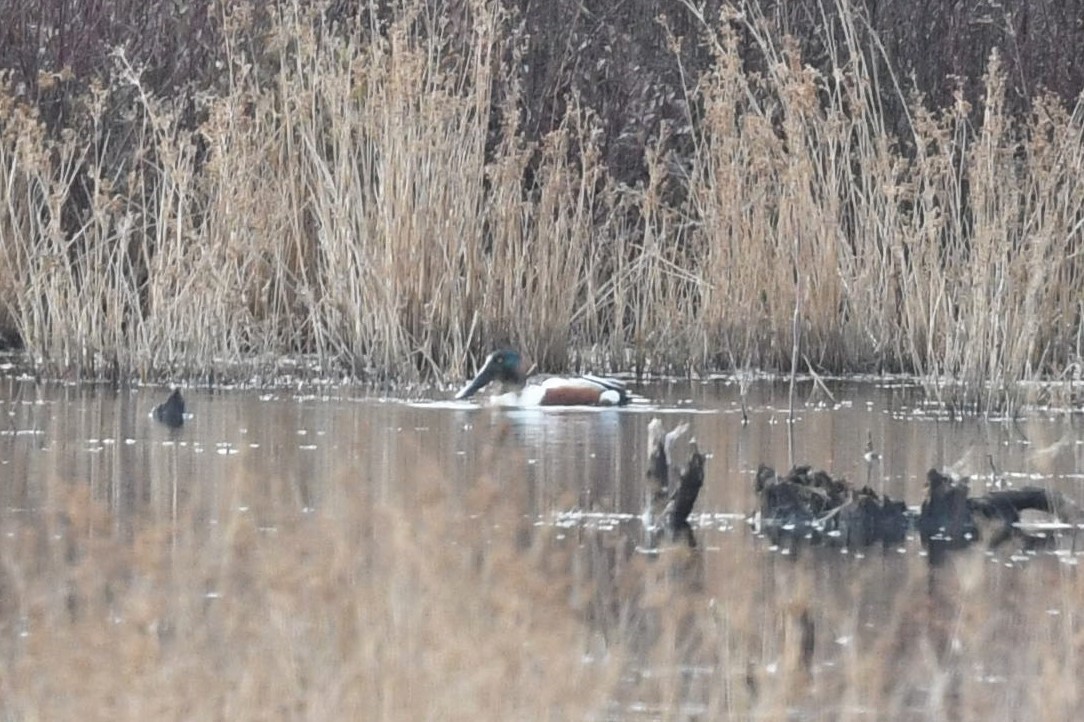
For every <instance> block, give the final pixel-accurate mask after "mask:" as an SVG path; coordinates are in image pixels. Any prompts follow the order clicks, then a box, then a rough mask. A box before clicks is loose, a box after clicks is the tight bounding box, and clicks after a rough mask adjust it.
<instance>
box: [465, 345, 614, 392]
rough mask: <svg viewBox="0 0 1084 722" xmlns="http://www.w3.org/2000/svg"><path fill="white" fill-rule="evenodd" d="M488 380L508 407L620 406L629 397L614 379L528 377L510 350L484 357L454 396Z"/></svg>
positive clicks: (521, 361)
mask: <svg viewBox="0 0 1084 722" xmlns="http://www.w3.org/2000/svg"><path fill="white" fill-rule="evenodd" d="M492 381H498V382H500V383H501V385H502V387H503V388H504V393H502V395H501V396H499V397H498V398H497V401H498V403H501V404H503V405H508V406H623V405H625V404H627V403H629V401H631V400H632V396H631V395H630V394H629V391H628V389H627V388H626V387H625V384H623V383H622V382H620V381H618V380H617V379H610V378H602V377H599V376H591V375H587V374H584V375H582V376H531V377H529V378H528V376H527V369H526V368H525V364H524V362H523V357H522V356H520V354H519V352H517V351H513V350H511V349H502V350H500V351H494V352H493V353H491V354H490V355H489V356H488V357H486V360H485V363H484V364H482V368H481V370H479V371H478V374H477V375H476V376H475V377H474V378H473V379H471V381H470V383H468V384H467V385H466V386H464V387H463V388H462V389H460V391H459V393H457V394H456V395H455V398H456V400H460V399H466V398H470V397H471V396H473V395H474V394H476V393H477V392H478V391H479V390H480V389H482V388H484V387H485V386H486V385H487V384H489V383H490V382H492Z"/></svg>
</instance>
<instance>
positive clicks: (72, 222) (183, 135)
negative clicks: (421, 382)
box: [0, 1, 1084, 409]
mask: <svg viewBox="0 0 1084 722" xmlns="http://www.w3.org/2000/svg"><path fill="white" fill-rule="evenodd" d="M392 5H394V9H392V10H389V11H388V15H387V16H386V17H382V18H381V19H380V20H377V19H376V18H370V17H367V16H365V14H364V13H363V14H362V15H363V17H361V18H358V19H357V20H356V21H350V22H348V21H345V20H344V21H342V22H343V24H342V25H340V26H338V27H336V28H332V27H328V26H327V25H325V24H324V23H325V20H324V19H322V18H323V16H321V15H319V13H316V12H314V11H309V10H306V9H304V8H301V9H298V6H294V7H293V9H290V8H287V9H284V10H282V12H281V13H275V14H271V15H268V16H260V19H258V20H257V19H253V17H251V16H250V15H249V14H248V13H247V12H245V11H243V9H237V10H236V11H234V12H232V14H227V15H226V16H224V17H223V18H222V22H223V27H222V31H223V33H224V36H225V42H224V46H225V47H226V48H228V51H227V57H226V61H225V64H224V67H223V69H222V71H221V76H222V81H221V82H220V83H218V84H215V85H214V86H213V87H212V88H211V89H209V90H208V91H207V92H206V93H204V94H201V95H199V97H198V98H197V99H196V101H195V102H196V106H197V107H196V111H195V112H197V113H198V116H199V117H200V118H202V122H201V123H200V124H199V126H198V127H197V128H195V129H194V130H193V129H192V122H191V117H192V112H193V110H192V108H191V107H189V106H185V105H184V103H186V102H188V101H189V100H190V99H189V98H187V97H184V98H173V97H160V96H159V95H156V94H155V92H154V91H153V89H152V88H151V87H149V86H148V84H147V82H146V81H145V78H144V76H143V75H141V70H140V69H139V68H133V67H130V66H129V65H128V64H127V62H126V61H125V59H124V57H123V56H122V55H118V56H117V58H116V62H115V68H116V70H115V73H114V75H113V77H112V78H110V80H109V82H108V83H106V84H105V85H104V86H102V87H98V88H95V89H94V91H93V92H91V93H89V94H88V95H86V96H85V97H80V98H73V99H69V101H68V103H67V104H68V106H70V110H69V112H68V114H67V115H66V116H65V117H66V118H67V121H66V122H68V124H69V127H67V128H65V129H64V130H62V131H57V132H53V131H51V130H50V131H47V130H46V126H45V124H44V122H43V121H42V120H40V119H39V118H38V117H37V116H36V115H35V114H33V113H31V112H29V111H28V110H27V108H26V107H25V106H24V105H22V104H21V102H19V101H18V99H17V98H16V97H13V96H11V95H3V97H0V118H2V127H3V128H4V131H3V134H2V136H0V177H2V178H3V179H4V182H3V183H0V233H2V236H3V243H2V244H0V299H2V300H3V302H4V306H5V309H4V312H5V313H6V314H8V315H9V316H10V321H9V323H11V324H13V325H14V327H15V328H16V330H17V331H18V333H19V335H20V336H21V337H22V339H23V341H24V342H25V343H26V345H27V347H28V348H29V349H30V351H31V352H32V354H33V357H34V359H35V360H36V361H37V362H39V363H41V364H42V365H45V366H48V367H52V368H54V369H60V370H65V371H76V372H82V373H84V374H87V375H95V376H102V375H108V374H112V373H116V374H120V375H127V374H132V373H135V374H140V375H145V376H146V375H155V374H161V373H164V372H172V373H175V374H184V373H188V374H197V373H208V372H210V371H212V370H214V369H215V368H216V367H221V366H222V364H223V363H229V362H241V361H244V362H246V363H247V364H248V365H252V364H258V363H261V359H264V358H267V355H268V354H283V353H299V352H300V353H315V354H318V355H319V357H320V358H321V359H322V360H323V361H324V363H325V364H327V365H334V366H337V367H340V368H346V369H348V370H350V371H352V372H354V373H357V374H364V375H369V376H394V377H398V378H403V379H417V378H434V377H439V376H441V375H442V374H445V373H452V374H456V375H458V376H461V375H462V374H463V373H464V372H465V370H466V368H467V366H468V365H469V362H470V357H471V355H472V354H476V353H477V352H478V351H479V350H481V349H485V348H489V347H490V346H491V345H492V344H494V343H498V342H511V343H514V344H517V345H520V346H521V347H523V349H524V350H525V351H527V352H528V353H529V354H530V355H531V356H532V357H533V358H535V359H537V360H538V361H539V362H540V363H541V364H542V365H543V366H545V367H546V368H556V367H560V366H563V365H568V364H569V363H570V361H571V360H572V359H573V358H574V357H575V356H576V355H578V354H582V353H592V354H594V355H596V356H598V357H600V359H601V360H603V361H604V362H608V363H610V364H612V365H617V366H622V367H626V366H633V365H635V366H636V367H637V368H654V369H667V368H668V369H686V368H688V367H690V366H697V367H718V366H722V365H725V364H727V363H730V364H734V363H737V362H736V361H735V360H736V359H740V363H741V364H742V365H743V366H759V367H763V368H770V369H786V368H789V367H791V366H793V365H794V364H793V363H790V364H788V362H790V361H791V360H792V351H793V348H792V347H793V342H794V339H795V338H798V337H799V336H800V338H801V340H802V354H803V355H804V356H805V357H806V358H807V359H808V361H809V364H810V365H811V366H815V367H817V368H822V369H831V370H843V369H850V370H867V369H875V370H876V369H900V370H912V371H916V372H918V373H920V374H922V375H923V376H924V377H925V378H928V379H929V386H930V390H931V392H932V393H935V394H938V395H939V396H940V397H941V398H943V400H945V401H946V402H947V403H950V404H953V405H954V406H959V405H961V404H966V405H967V406H968V408H977V409H987V408H992V407H994V406H997V405H999V404H1001V403H1002V402H1003V401H1004V400H1005V399H1006V398H1008V400H1009V401H1010V402H1012V401H1018V400H1020V399H1021V398H1023V392H1021V391H1020V390H1019V389H1018V388H1016V387H1014V383H1015V382H1016V381H1019V380H1022V379H1033V378H1038V377H1040V376H1041V375H1044V374H1047V375H1051V376H1064V377H1069V376H1071V372H1070V370H1071V369H1076V368H1078V367H1079V364H1080V348H1079V338H1080V328H1081V306H1080V297H1081V293H1080V287H1081V277H1082V273H1081V265H1080V264H1081V262H1082V261H1081V259H1082V256H1081V254H1080V253H1079V246H1080V239H1081V232H1082V228H1081V224H1082V221H1081V213H1082V212H1084V211H1082V209H1084V186H1082V185H1081V174H1080V173H1079V167H1080V165H1081V159H1082V154H1084V150H1082V148H1084V142H1082V140H1084V139H1082V128H1084V123H1082V116H1081V113H1079V112H1074V113H1069V112H1067V111H1066V110H1065V109H1064V108H1063V107H1062V106H1061V104H1060V103H1058V102H1057V101H1055V100H1053V99H1051V98H1047V97H1040V98H1039V99H1038V100H1037V101H1036V103H1035V109H1034V112H1033V113H1032V115H1030V116H1028V118H1027V120H1026V121H1022V122H1020V123H1016V122H1011V121H1010V118H1009V115H1008V114H1007V111H1006V110H1005V108H1004V100H1005V98H1004V95H1005V90H1004V82H1003V81H1004V74H1003V72H1002V71H1001V67H1000V64H999V61H998V59H997V57H996V56H995V57H992V58H991V61H990V65H989V73H988V75H987V77H986V86H985V89H986V92H985V97H984V100H983V103H984V106H983V113H982V115H981V122H980V123H979V124H978V125H977V126H972V125H971V124H970V121H969V118H971V117H972V116H971V115H970V110H971V108H970V107H969V106H968V104H967V103H966V102H965V101H964V100H963V99H960V100H959V101H958V102H957V103H956V105H955V106H953V107H951V108H944V109H929V108H926V107H924V106H923V105H922V103H921V100H920V99H917V98H913V99H910V101H907V102H909V107H910V112H909V115H908V120H909V123H908V124H907V125H906V126H905V128H904V131H903V132H904V134H905V135H904V137H900V138H894V137H892V136H890V135H889V131H888V129H887V126H888V123H887V122H886V119H885V118H884V116H883V114H882V106H881V104H880V102H879V97H880V93H881V92H882V90H883V88H884V87H890V86H891V85H892V83H893V82H894V80H895V79H894V78H893V77H892V76H891V75H890V74H888V73H886V72H883V71H878V70H877V69H876V68H878V67H881V66H882V65H883V63H882V61H881V60H880V59H878V60H877V62H876V63H875V62H873V60H872V59H871V58H870V55H869V52H868V51H867V49H866V48H864V47H862V46H860V45H859V41H858V40H857V39H856V38H858V37H859V35H860V34H859V33H857V32H855V31H854V28H853V27H852V26H853V24H854V23H855V22H856V21H857V19H856V17H855V16H854V15H853V14H851V13H850V11H849V5H848V4H846V3H840V4H839V8H838V9H839V11H840V13H839V16H838V19H837V20H836V21H835V22H837V23H839V24H840V27H839V28H837V30H838V31H839V34H838V36H837V37H842V38H846V39H848V40H849V43H850V44H848V43H847V42H844V43H843V44H841V45H840V44H829V45H828V46H827V50H826V52H828V53H829V55H830V56H831V58H830V62H829V65H830V67H831V72H823V73H822V72H818V71H816V70H813V69H811V68H810V67H809V66H807V65H805V64H803V61H802V58H801V57H800V56H799V51H798V50H797V48H796V45H795V44H794V43H793V42H791V41H790V40H788V39H787V38H783V37H779V36H778V34H777V33H776V32H775V31H774V30H772V29H771V27H770V23H768V22H766V21H765V20H764V19H763V18H760V17H758V16H757V15H756V13H755V12H753V11H752V10H750V12H749V13H747V14H746V15H744V16H743V17H742V19H741V20H735V21H734V22H735V25H728V26H726V27H725V28H724V29H723V30H721V31H718V32H717V31H716V29H715V28H714V27H707V26H705V27H704V28H703V30H704V36H705V42H708V43H711V44H712V46H713V47H714V48H715V49H716V58H715V63H714V66H713V68H712V70H711V71H710V72H709V73H707V74H706V75H705V76H704V77H702V78H700V79H699V83H698V84H697V85H696V86H695V89H693V90H690V91H689V92H690V93H694V94H695V95H694V96H693V97H690V98H689V99H688V100H689V101H690V102H689V104H688V107H690V108H697V109H698V112H697V113H696V115H695V117H690V118H689V121H690V127H689V128H688V129H687V131H688V133H690V134H691V138H692V144H691V147H692V148H693V149H694V150H693V151H691V154H690V155H689V157H687V158H682V159H680V160H679V159H677V158H675V157H673V156H672V154H671V152H670V150H669V149H670V148H671V147H672V145H671V144H670V141H671V140H672V138H670V137H666V136H664V137H661V138H657V139H647V140H646V141H645V147H646V153H645V157H644V162H645V164H646V169H647V174H646V176H645V177H646V178H647V182H646V183H645V184H644V185H643V186H642V187H638V188H629V187H625V186H621V185H619V184H618V183H616V182H615V181H614V179H613V177H612V175H611V174H610V172H609V171H608V169H607V168H606V166H605V165H604V163H603V159H602V158H601V154H600V147H599V142H598V141H599V137H600V136H599V133H600V132H601V130H600V124H599V122H598V120H597V119H596V118H594V117H593V116H592V114H591V113H590V112H588V111H586V110H584V109H583V108H582V107H580V106H579V105H578V104H577V103H576V102H573V101H570V102H568V103H567V108H568V109H567V111H566V113H565V115H564V117H563V121H562V122H561V123H560V124H558V126H557V129H556V130H555V131H554V132H552V133H551V134H549V135H548V136H547V137H545V138H544V139H543V140H542V141H541V142H540V143H538V144H537V146H536V145H533V144H529V143H527V142H526V141H525V140H524V137H525V135H524V133H523V131H522V129H521V127H520V122H521V114H520V112H519V111H520V106H521V101H520V98H521V88H520V86H519V81H518V79H517V78H518V75H517V72H518V71H517V63H518V62H519V53H520V52H521V50H522V43H523V42H524V39H523V38H522V37H521V36H520V35H519V34H518V32H519V31H518V30H516V29H515V27H516V25H515V23H513V22H510V21H509V19H508V17H507V16H506V15H505V14H504V13H503V12H502V11H501V10H500V9H499V8H498V5H497V3H492V2H489V3H487V2H477V3H470V4H467V5H465V6H462V7H460V6H456V7H457V10H456V12H455V13H453V15H454V18H455V21H454V22H449V23H447V24H439V23H438V24H431V23H426V22H421V21H420V20H419V17H423V16H426V15H425V11H424V9H423V7H422V6H423V3H416V2H409V1H408V2H403V3H393V4H392ZM385 21H386V22H385ZM351 22H353V23H354V24H351ZM739 26H740V28H741V31H742V34H741V36H740V37H739V34H737V33H735V32H732V30H731V28H733V27H739ZM254 38H258V39H255V40H254ZM739 53H745V54H747V55H748V54H753V55H755V56H756V57H757V58H759V59H760V60H761V61H762V62H761V64H762V65H763V72H758V73H752V72H750V71H748V70H747V67H748V66H747V65H746V64H744V63H743V61H742V57H741V56H740V55H739ZM51 82H62V81H61V80H56V81H51ZM3 92H5V93H6V92H7V91H6V90H5V91H3ZM901 92H902V91H901ZM900 102H901V104H906V102H905V101H903V100H901V101H900ZM118 109H123V111H124V112H123V113H121V112H119V111H118ZM793 358H796V356H795V357H793ZM946 377H955V378H957V379H960V380H962V381H963V382H965V383H964V384H963V385H960V386H957V385H946V384H944V383H943V382H944V379H945V378H946Z"/></svg>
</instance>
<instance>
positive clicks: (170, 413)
mask: <svg viewBox="0 0 1084 722" xmlns="http://www.w3.org/2000/svg"><path fill="white" fill-rule="evenodd" d="M151 416H153V417H154V420H155V421H158V422H160V423H163V424H165V425H166V426H168V427H169V428H171V429H179V428H180V427H181V426H183V425H184V397H183V396H181V390H180V389H173V393H171V394H170V395H169V398H168V399H166V400H165V401H163V402H162V403H160V404H158V405H157V406H155V407H154V411H153V412H152V413H151Z"/></svg>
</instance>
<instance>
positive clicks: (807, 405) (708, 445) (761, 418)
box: [0, 379, 1084, 545]
mask: <svg viewBox="0 0 1084 722" xmlns="http://www.w3.org/2000/svg"><path fill="white" fill-rule="evenodd" d="M810 388H811V387H810V385H808V384H806V385H804V386H801V387H800V388H799V392H798V395H797V398H798V403H797V422H796V423H795V424H794V425H793V427H792V428H791V426H790V425H789V424H788V423H787V422H786V419H787V408H788V396H787V389H786V387H785V385H772V384H769V383H767V382H765V383H760V384H756V385H754V386H753V387H752V388H751V390H750V392H749V398H748V402H747V404H748V415H749V424H748V425H747V426H743V425H742V423H741V405H740V402H739V400H738V394H737V388H736V386H735V385H733V384H730V383H727V382H725V381H717V382H707V383H698V384H689V383H657V384H650V385H646V386H644V387H643V388H642V389H641V391H642V393H643V394H644V395H645V396H646V397H647V398H649V399H650V400H651V402H650V403H648V404H645V405H643V406H638V407H632V408H628V409H618V410H615V409H576V410H567V409H566V410H554V409H549V410H533V409H532V410H510V409H494V408H488V407H485V406H479V405H467V404H456V403H450V402H446V401H444V400H441V399H420V400H414V401H403V400H398V399H387V398H378V397H373V396H367V395H365V394H363V393H361V392H356V391H352V390H342V389H334V390H329V391H321V392H316V393H307V392H306V393H291V392H284V391H274V392H261V391H253V390H236V391H233V390H224V391H215V392H208V391H203V390H197V389H191V390H186V391H185V397H186V399H187V402H188V409H189V412H190V413H191V418H190V419H189V420H188V422H187V423H186V425H185V426H184V427H183V428H182V429H181V430H179V431H173V430H170V429H167V428H165V427H162V426H160V425H157V424H155V423H154V422H153V421H152V420H151V419H149V418H148V414H149V412H150V409H151V408H153V406H154V405H155V404H156V403H158V402H159V401H161V400H162V399H163V398H164V396H165V393H164V392H161V391H159V390H149V389H144V390H137V391H130V392H129V391H121V392H114V391H112V390H108V389H104V388H95V387H86V386H79V387H64V386H39V387H35V385H34V384H32V383H27V382H19V381H15V380H10V379H9V380H6V381H4V382H2V385H0V408H2V409H3V410H4V420H3V421H2V422H0V423H2V424H3V427H2V428H0V475H2V479H3V483H2V484H0V495H2V496H0V501H2V507H0V513H2V514H5V515H6V514H12V513H20V514H21V513H33V511H34V510H35V509H36V508H37V507H38V506H39V504H40V503H41V500H42V499H43V498H46V495H45V492H46V491H47V490H46V489H44V488H43V486H42V485H43V484H44V483H45V480H48V479H61V480H68V481H82V482H84V483H86V484H89V485H90V486H91V488H92V489H93V490H94V493H95V495H96V496H98V497H99V498H102V499H112V500H114V502H115V503H116V504H117V505H118V509H119V510H120V511H123V512H125V513H131V514H134V515H138V514H158V513H161V511H162V510H163V509H164V508H168V507H170V505H172V504H173V503H174V501H175V500H174V496H175V494H176V493H179V491H188V492H190V491H191V490H192V489H193V487H194V486H198V487H205V488H206V489H221V488H223V487H226V486H228V485H229V484H230V483H231V480H232V479H234V478H235V477H236V476H237V475H238V474H245V475H249V476H252V477H255V478H257V479H259V480H262V481H263V482H265V484H266V490H267V494H268V495H269V502H270V503H272V504H274V505H276V508H275V512H276V513H277V514H283V515H289V514H291V513H303V512H304V510H305V509H306V508H307V507H311V506H312V505H314V504H318V503H319V502H320V495H321V488H322V485H323V482H324V481H325V480H326V479H328V478H331V477H333V476H334V475H336V474H350V473H352V472H355V471H357V470H358V469H364V470H365V472H366V475H367V476H370V477H372V478H375V479H379V480H380V483H379V485H378V488H375V489H364V490H359V491H363V492H364V493H372V494H376V495H380V494H387V493H395V492H396V491H401V490H403V489H404V488H409V486H410V483H411V478H412V476H414V475H416V474H417V473H418V472H419V470H420V469H423V468H425V467H426V466H427V465H431V466H433V467H435V468H437V469H439V470H440V472H441V473H443V474H445V475H446V476H447V477H448V478H449V479H450V480H453V481H455V482H457V483H459V484H462V485H468V484H470V483H471V482H472V481H473V480H475V479H477V477H478V476H479V475H481V474H484V473H486V472H489V471H491V470H492V467H490V466H487V465H486V464H485V460H486V458H488V457H487V456H486V454H485V453H484V452H485V450H486V449H487V448H488V447H489V446H490V445H491V443H492V441H493V438H494V435H495V434H496V433H498V432H500V433H503V434H505V435H506V437H505V438H508V437H510V439H511V440H512V442H513V443H511V444H510V445H509V446H510V448H512V449H515V450H517V451H518V452H520V453H521V455H522V460H521V461H522V463H521V464H520V466H519V468H518V470H517V474H516V477H515V478H509V479H502V480H501V481H502V483H508V484H525V485H527V487H529V488H530V490H531V491H532V494H531V497H530V498H531V506H530V508H528V509H525V510H524V512H525V513H527V514H532V515H539V516H540V517H542V518H546V517H547V515H552V514H553V513H554V512H557V511H569V509H565V508H563V507H554V506H552V504H551V503H550V501H552V500H556V499H558V498H560V499H562V500H563V501H565V502H567V499H568V496H567V495H568V493H572V494H573V495H574V498H575V499H576V507H579V508H582V509H591V510H593V511H596V512H600V513H601V512H604V513H633V514H638V513H639V505H640V501H641V494H642V488H643V487H642V480H643V478H644V473H645V468H646V466H645V461H646V428H647V422H648V421H649V420H650V419H651V418H652V417H653V416H659V417H660V418H661V419H662V420H663V421H664V424H665V425H666V427H667V428H670V427H672V426H674V425H676V424H678V423H679V422H681V421H689V422H691V423H692V432H691V435H694V436H695V437H696V438H697V440H698V442H699V444H700V446H701V448H702V449H703V450H704V451H706V452H707V454H708V455H709V459H710V460H709V465H708V475H707V481H706V483H705V487H704V490H703V492H702V495H701V497H700V501H699V503H698V505H697V509H698V510H699V511H700V512H704V513H719V514H735V513H744V512H748V511H749V510H750V509H751V508H752V507H753V505H754V495H753V493H752V488H751V485H752V474H753V472H754V471H755V470H756V467H757V465H758V464H759V463H761V462H763V463H767V464H769V465H771V466H774V467H776V468H777V469H779V470H780V471H784V470H785V469H786V468H789V466H790V464H791V462H792V460H793V462H794V463H802V464H811V465H813V466H815V467H819V468H824V469H826V470H828V471H830V472H831V473H832V474H833V475H842V476H844V477H846V478H847V479H849V480H851V481H853V482H857V483H860V484H861V483H867V482H868V483H870V484H871V485H873V486H875V487H877V488H880V489H883V490H884V491H885V492H887V493H888V494H890V495H892V496H894V497H897V498H898V497H901V496H902V497H904V498H906V499H907V500H908V502H909V503H910V504H912V505H915V504H917V503H918V502H919V501H920V499H921V496H922V492H923V483H924V479H925V472H926V470H927V469H929V468H930V467H931V466H937V467H939V468H946V467H951V468H952V469H953V470H954V471H956V472H957V473H960V474H965V475H971V476H972V477H973V479H974V481H973V484H972V487H973V489H976V490H981V489H982V488H983V487H984V486H985V485H987V484H989V483H991V482H993V481H994V479H995V478H1000V479H1001V480H1002V482H1003V483H1007V484H1015V485H1017V486H1019V485H1024V484H1041V485H1047V486H1051V487H1053V488H1056V489H1058V490H1061V491H1063V492H1065V493H1068V494H1070V495H1071V496H1073V497H1074V498H1078V499H1081V498H1084V424H1082V420H1081V418H1080V416H1079V414H1078V415H1075V416H1074V415H1069V414H1065V413H1058V412H1050V413H1038V412H1037V413H1033V414H1031V415H1029V416H1028V417H1026V418H1023V419H1021V420H1017V421H1007V420H1006V421H986V420H982V419H967V420H963V421H950V420H945V419H944V418H938V416H937V415H936V414H935V413H933V412H929V413H927V411H926V409H925V408H924V406H923V403H922V396H921V393H920V392H918V391H917V390H915V389H914V388H912V387H909V386H907V385H906V384H904V383H902V382H901V383H866V382H861V383H859V382H836V383H834V384H832V386H831V393H832V394H833V396H834V399H832V398H828V397H827V396H826V395H825V394H824V393H823V392H814V393H813V394H812V395H810ZM789 431H792V434H793V435H792V438H790V439H788V432H789ZM867 434H868V435H869V437H870V438H871V439H872V442H873V445H874V447H875V448H876V449H877V451H879V452H880V453H881V455H882V458H881V460H879V461H876V462H874V463H873V464H867V463H866V461H865V460H864V459H863V453H864V451H865V448H866V441H867ZM994 470H996V477H995V471H994ZM717 541H718V540H715V539H713V537H711V536H710V533H709V537H708V542H709V545H710V544H711V543H713V542H717Z"/></svg>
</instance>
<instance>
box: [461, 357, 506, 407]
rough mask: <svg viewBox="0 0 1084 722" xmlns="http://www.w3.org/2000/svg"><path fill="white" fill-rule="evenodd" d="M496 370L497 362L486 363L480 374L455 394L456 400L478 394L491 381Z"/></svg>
mask: <svg viewBox="0 0 1084 722" xmlns="http://www.w3.org/2000/svg"><path fill="white" fill-rule="evenodd" d="M496 370H497V367H496V364H494V363H492V361H490V362H489V363H486V365H485V366H484V367H482V370H481V371H479V372H478V375H477V376H475V377H474V378H473V379H471V382H470V383H469V384H467V385H466V386H464V387H463V388H462V389H460V390H459V393H457V394H456V395H455V399H456V401H459V400H461V399H467V398H470V397H471V396H473V395H474V394H476V393H477V392H478V390H479V389H481V388H483V387H484V386H485V385H486V384H488V383H489V382H490V380H491V379H492V378H493V375H494V374H495V373H496Z"/></svg>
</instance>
